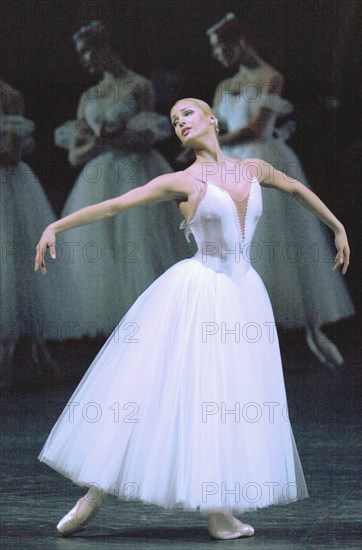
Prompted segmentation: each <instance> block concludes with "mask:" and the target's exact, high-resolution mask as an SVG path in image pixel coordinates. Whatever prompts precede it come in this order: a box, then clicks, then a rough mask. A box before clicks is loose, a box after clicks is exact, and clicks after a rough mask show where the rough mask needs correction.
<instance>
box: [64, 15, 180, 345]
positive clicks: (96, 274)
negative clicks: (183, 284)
mask: <svg viewBox="0 0 362 550" xmlns="http://www.w3.org/2000/svg"><path fill="white" fill-rule="evenodd" d="M73 39H74V45H75V49H76V52H77V55H78V56H79V60H80V63H81V65H82V67H83V68H84V69H86V70H87V71H89V73H91V74H92V75H99V74H101V75H102V79H101V80H100V81H99V82H98V84H97V85H95V86H92V87H91V88H90V89H88V90H87V91H86V92H84V93H83V95H82V97H81V99H80V103H79V107H78V113H77V119H78V120H77V123H75V124H74V122H70V123H69V122H68V123H66V125H65V126H62V127H61V128H58V129H57V131H56V141H57V143H58V144H59V145H61V146H63V147H64V146H65V147H69V161H70V162H71V164H73V165H74V166H81V165H83V164H85V166H84V168H83V169H82V171H81V173H80V176H79V178H78V179H77V181H76V183H75V185H74V188H73V190H72V191H71V193H70V195H69V197H68V199H67V201H66V204H65V206H64V209H63V213H62V215H63V216H65V215H67V214H69V213H71V212H73V211H75V210H77V209H79V208H81V207H83V206H86V205H89V204H93V203H97V202H99V201H101V200H104V199H108V198H112V197H114V196H117V195H119V194H120V193H124V192H126V191H128V190H130V189H132V188H133V187H135V186H136V185H137V186H138V185H142V184H143V183H146V182H147V181H149V180H150V179H152V178H154V177H156V176H158V175H160V174H163V173H166V172H170V171H171V170H172V168H171V167H170V165H169V164H168V163H167V162H166V160H165V159H164V158H163V157H162V155H161V154H160V153H159V152H158V151H156V150H155V149H154V148H153V145H154V144H155V142H156V140H157V139H164V138H165V137H167V136H168V135H169V134H170V131H171V127H170V124H169V121H168V119H167V118H166V123H165V117H164V116H162V115H159V114H156V113H154V112H153V108H154V94H153V89H152V85H151V83H150V82H149V81H148V80H146V79H145V78H144V77H142V76H140V75H139V74H136V73H135V72H133V71H132V70H130V69H128V68H127V67H126V66H125V65H124V64H123V62H122V60H121V59H120V57H119V54H118V53H117V50H116V48H115V46H114V44H113V42H112V40H111V37H110V35H109V33H108V31H107V30H106V28H105V26H104V25H103V23H102V22H100V21H93V22H92V23H90V24H88V25H86V26H84V27H82V28H81V29H79V30H78V31H77V32H76V33H75V34H74V36H73ZM177 216H179V213H178V209H177V206H176V204H172V203H169V204H158V205H145V206H144V207H142V208H140V209H137V210H134V211H131V212H128V213H127V214H126V215H125V216H122V217H119V218H114V219H112V220H107V221H106V222H105V221H103V222H101V223H100V224H99V227H96V226H93V225H90V226H86V227H79V228H76V229H73V230H72V231H71V232H70V233H69V235H67V240H70V241H71V242H73V243H79V246H77V247H75V248H74V250H75V260H74V263H73V266H72V268H73V271H74V274H75V276H76V278H77V280H78V283H79V286H80V287H81V294H80V302H81V304H82V306H81V308H80V309H79V312H78V314H77V318H76V323H75V324H74V334H73V335H74V336H84V335H85V334H89V335H91V336H94V335H96V334H97V333H103V334H108V333H110V332H111V331H112V330H113V329H114V327H115V325H116V324H117V322H118V321H119V318H120V316H122V315H123V314H124V313H125V311H126V310H127V309H128V307H129V306H130V305H131V303H132V302H133V301H134V299H135V298H136V297H137V296H138V295H139V294H140V293H141V292H142V291H143V290H144V289H145V288H146V287H147V286H148V285H149V284H150V283H151V282H152V281H153V280H154V279H155V278H156V277H157V276H158V275H160V274H161V273H162V272H163V271H164V270H165V269H166V268H167V267H169V266H170V265H171V264H172V263H174V261H175V260H177V259H180V258H183V257H186V256H187V254H188V250H187V247H186V244H185V242H184V240H183V239H182V236H181V235H180V232H179V231H178V228H177V227H175V225H174V224H173V223H172V220H173V219H174V218H175V217H177ZM180 221H181V218H180ZM160 239H161V240H162V242H163V246H162V249H161V250H159V244H158V243H159V242H160ZM60 246H62V241H60ZM86 264H87V268H86ZM111 289H112V291H111Z"/></svg>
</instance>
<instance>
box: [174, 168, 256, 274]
mask: <svg viewBox="0 0 362 550" xmlns="http://www.w3.org/2000/svg"><path fill="white" fill-rule="evenodd" d="M261 213H262V196H261V188H260V184H259V182H258V180H257V179H256V178H254V179H253V181H252V183H251V186H250V189H249V193H248V194H247V196H246V197H244V198H243V199H242V200H241V201H236V200H235V199H233V198H232V197H231V195H230V194H229V192H228V191H226V190H225V189H223V188H221V187H219V186H218V185H215V184H213V183H206V184H205V191H204V193H203V197H202V198H201V200H200V201H199V204H198V206H197V209H196V212H195V213H194V214H193V216H192V218H191V219H190V220H184V221H183V222H182V224H181V228H182V229H185V235H186V238H187V239H189V235H190V233H192V234H193V236H194V238H195V241H196V244H197V247H198V250H197V252H196V255H195V256H194V259H196V260H198V261H201V262H202V263H203V264H204V265H205V266H207V267H210V268H211V269H213V270H214V271H220V272H223V273H225V274H227V275H229V276H232V275H233V274H236V273H240V269H241V270H243V271H246V270H248V269H249V268H250V257H251V256H253V255H255V253H256V251H253V244H252V239H253V235H254V231H255V228H256V226H257V223H258V220H259V218H260V215H261Z"/></svg>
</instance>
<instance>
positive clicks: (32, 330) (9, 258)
mask: <svg viewBox="0 0 362 550" xmlns="http://www.w3.org/2000/svg"><path fill="white" fill-rule="evenodd" d="M33 131H34V124H33V122H32V121H31V120H28V119H26V118H24V100H23V97H22V95H21V94H20V93H19V92H18V91H17V90H15V89H14V88H12V87H11V86H10V85H9V84H7V83H6V82H4V81H3V80H0V154H1V159H0V174H1V185H0V195H1V200H0V207H1V216H0V224H1V226H0V227H1V233H0V234H1V263H0V278H1V308H0V312H1V313H0V316H1V317H0V318H1V341H0V342H1V363H0V365H1V370H0V384H1V386H3V387H8V386H10V385H11V383H12V382H14V377H15V372H14V367H15V352H16V350H17V343H18V342H19V341H20V339H27V340H28V341H29V342H30V357H29V358H28V359H26V361H27V362H28V363H29V364H31V365H32V373H31V374H32V375H33V377H34V379H36V378H38V377H39V375H41V374H43V375H44V372H45V371H46V370H48V371H50V372H51V373H53V374H55V373H56V372H57V368H56V365H55V363H54V361H53V360H52V359H51V357H50V355H49V352H48V350H47V347H46V344H45V338H46V337H47V332H46V329H47V318H48V314H47V311H48V309H47V308H48V306H49V303H50V302H53V297H54V295H53V293H52V286H51V283H52V282H54V281H51V280H50V281H45V280H40V279H39V278H37V277H34V275H33V274H32V273H31V272H30V271H29V265H28V264H29V261H30V258H31V255H32V251H33V250H34V246H35V244H36V240H37V237H36V235H37V233H38V231H39V229H40V228H41V227H43V225H44V224H48V223H51V222H52V221H53V220H54V219H55V216H54V214H53V211H52V208H51V206H50V204H49V202H48V200H47V198H46V196H45V193H44V191H43V189H42V186H41V184H40V182H39V180H38V178H37V177H36V175H35V174H34V172H33V171H32V169H31V168H30V166H28V164H26V163H25V162H23V161H22V156H23V155H25V154H26V153H30V152H31V151H32V150H33V147H34V140H33V136H32V134H33ZM68 282H69V281H68ZM53 303H54V302H53Z"/></svg>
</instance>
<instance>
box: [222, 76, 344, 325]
mask: <svg viewBox="0 0 362 550" xmlns="http://www.w3.org/2000/svg"><path fill="white" fill-rule="evenodd" d="M269 79H270V67H267V66H263V67H261V68H257V69H255V70H248V69H246V68H245V67H243V68H242V70H240V72H239V73H238V75H236V76H235V77H234V78H233V79H232V81H233V86H230V85H228V86H227V85H226V84H221V85H220V87H219V90H218V94H217V95H216V99H215V104H214V110H215V112H216V113H217V115H218V116H219V118H220V120H221V121H224V122H225V123H226V125H227V128H228V130H229V131H235V130H237V129H239V128H242V127H246V126H248V124H250V122H251V120H252V119H253V118H254V117H255V116H256V115H257V113H258V111H259V110H260V109H261V108H262V107H267V108H268V109H270V110H271V111H272V112H273V114H272V116H271V118H270V120H269V122H268V125H267V127H266V128H265V130H264V133H263V136H262V138H261V139H260V140H258V141H251V142H247V143H245V144H243V145H235V146H228V147H226V146H225V147H223V151H224V152H225V154H226V155H228V156H230V157H234V158H238V159H248V158H258V159H261V160H265V161H267V162H268V163H270V164H271V165H272V166H274V168H276V169H277V170H281V171H282V172H284V173H285V174H287V176H290V177H291V178H295V179H297V180H299V181H301V182H302V183H304V185H306V186H307V187H310V186H309V183H308V181H307V178H306V176H305V174H304V172H303V169H302V166H301V164H300V161H299V159H298V157H297V155H296V154H295V153H294V152H293V151H292V149H291V148H290V147H288V145H287V144H286V143H285V140H286V139H287V138H288V137H289V134H290V131H292V130H293V127H292V124H291V123H290V122H289V123H287V124H286V125H285V126H284V128H283V127H282V128H281V129H276V128H275V124H276V120H277V118H278V117H279V116H281V115H285V114H288V113H289V112H290V111H291V110H292V106H291V104H290V103H289V102H288V101H286V100H284V99H282V98H280V97H278V96H276V95H275V94H270V95H266V94H265V93H261V92H262V91H264V90H265V86H266V84H267V82H268V80H269ZM231 90H237V92H238V93H236V94H233V93H228V92H230V91H231ZM258 92H259V95H258ZM252 94H254V95H252ZM254 96H255V97H254ZM262 192H263V205H264V211H263V217H262V219H261V220H260V223H259V225H258V227H257V229H256V232H255V236H254V239H253V265H254V267H255V269H256V270H257V271H258V273H259V274H260V275H261V276H262V278H263V281H264V282H265V285H266V287H267V289H268V292H269V295H270V300H271V303H272V304H273V310H274V315H275V319H276V321H277V323H278V325H280V326H281V327H283V328H294V327H306V326H314V325H322V324H324V323H330V322H333V321H337V320H338V319H342V318H344V317H348V316H350V315H353V313H354V308H353V304H352V302H351V299H350V297H349V294H348V290H347V288H346V285H345V282H344V280H343V275H342V274H341V272H340V271H338V272H333V271H332V267H333V263H334V258H335V254H336V253H335V250H334V247H333V244H332V242H331V238H330V235H328V232H327V230H326V228H325V227H324V226H323V225H322V223H321V222H320V221H319V220H318V218H316V217H315V216H314V215H313V214H312V213H310V212H309V211H308V210H306V209H305V208H304V207H303V206H301V205H300V204H299V203H298V202H296V201H295V199H294V198H292V197H290V196H288V195H286V194H284V193H280V192H279V191H276V190H272V189H265V188H263V190H262Z"/></svg>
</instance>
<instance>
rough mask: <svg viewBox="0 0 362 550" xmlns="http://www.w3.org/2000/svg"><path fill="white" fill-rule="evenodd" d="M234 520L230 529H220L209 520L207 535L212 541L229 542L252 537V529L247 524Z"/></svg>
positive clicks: (253, 531) (214, 522) (211, 519)
mask: <svg viewBox="0 0 362 550" xmlns="http://www.w3.org/2000/svg"><path fill="white" fill-rule="evenodd" d="M233 519H234V526H233V527H231V529H223V528H220V527H219V526H218V525H217V523H216V521H214V520H213V518H210V525H209V533H210V536H211V537H212V538H213V539H218V540H231V539H238V538H241V537H252V536H253V535H254V533H255V530H254V527H252V526H251V525H248V524H247V523H242V522H241V521H240V520H239V519H236V518H233Z"/></svg>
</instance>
